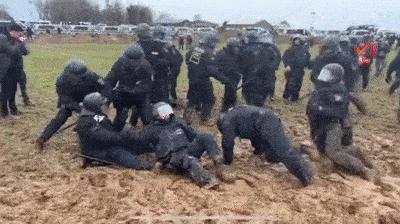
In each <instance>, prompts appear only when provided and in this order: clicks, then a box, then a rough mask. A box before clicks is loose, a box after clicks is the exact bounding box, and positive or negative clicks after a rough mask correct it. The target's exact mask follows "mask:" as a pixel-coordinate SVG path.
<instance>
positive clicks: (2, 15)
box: [0, 4, 12, 20]
mask: <svg viewBox="0 0 400 224" xmlns="http://www.w3.org/2000/svg"><path fill="white" fill-rule="evenodd" d="M0 19H7V20H8V19H12V17H11V16H10V14H8V12H7V9H6V7H5V6H4V5H2V4H0Z"/></svg>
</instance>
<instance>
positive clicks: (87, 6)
mask: <svg viewBox="0 0 400 224" xmlns="http://www.w3.org/2000/svg"><path fill="white" fill-rule="evenodd" d="M35 5H36V7H37V9H38V12H39V16H40V18H41V19H48V20H51V21H52V22H53V23H59V22H68V23H75V24H76V23H78V22H81V21H85V22H86V21H89V22H97V21H98V20H99V18H100V10H99V6H98V5H95V4H92V3H91V2H89V1H88V0H44V1H40V0H38V1H36V2H35Z"/></svg>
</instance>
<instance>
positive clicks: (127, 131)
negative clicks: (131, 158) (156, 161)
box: [120, 128, 137, 144]
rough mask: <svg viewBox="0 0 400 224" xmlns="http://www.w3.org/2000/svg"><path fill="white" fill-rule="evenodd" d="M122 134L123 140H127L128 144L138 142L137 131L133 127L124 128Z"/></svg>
mask: <svg viewBox="0 0 400 224" xmlns="http://www.w3.org/2000/svg"><path fill="white" fill-rule="evenodd" d="M120 135H121V137H122V139H123V141H125V142H126V143H128V144H133V143H135V142H137V137H136V132H135V131H134V130H133V129H132V128H124V129H123V130H122V131H121V132H120Z"/></svg>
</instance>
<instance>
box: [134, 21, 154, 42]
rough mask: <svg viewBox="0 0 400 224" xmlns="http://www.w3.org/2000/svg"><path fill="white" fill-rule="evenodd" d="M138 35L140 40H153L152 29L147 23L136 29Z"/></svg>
mask: <svg viewBox="0 0 400 224" xmlns="http://www.w3.org/2000/svg"><path fill="white" fill-rule="evenodd" d="M136 33H137V35H138V37H139V39H150V38H151V28H150V26H149V25H148V24H147V23H141V24H139V25H138V26H137V28H136Z"/></svg>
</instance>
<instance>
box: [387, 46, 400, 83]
mask: <svg viewBox="0 0 400 224" xmlns="http://www.w3.org/2000/svg"><path fill="white" fill-rule="evenodd" d="M399 68H400V53H399V54H398V55H397V56H396V57H395V58H394V59H393V61H392V62H390V64H389V67H388V70H387V72H386V79H385V80H386V82H387V83H390V82H391V81H392V73H393V72H394V71H395V70H397V69H399Z"/></svg>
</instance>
